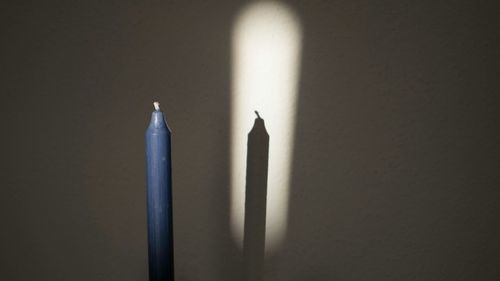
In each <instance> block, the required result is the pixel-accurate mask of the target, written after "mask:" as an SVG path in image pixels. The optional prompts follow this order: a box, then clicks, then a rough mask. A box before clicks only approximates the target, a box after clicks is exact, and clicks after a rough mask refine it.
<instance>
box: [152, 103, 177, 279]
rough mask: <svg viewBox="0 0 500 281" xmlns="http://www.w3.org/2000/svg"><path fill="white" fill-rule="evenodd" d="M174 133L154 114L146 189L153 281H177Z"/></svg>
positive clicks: (160, 115)
mask: <svg viewBox="0 0 500 281" xmlns="http://www.w3.org/2000/svg"><path fill="white" fill-rule="evenodd" d="M170 156H171V151H170V130H169V129H168V127H167V123H166V122H165V118H164V116H163V113H162V112H161V111H159V110H157V111H154V112H153V114H152V116H151V122H150V124H149V127H148V128H147V130H146V189H147V212H148V257H149V280H150V281H173V280H174V249H173V224H172V168H171V158H170Z"/></svg>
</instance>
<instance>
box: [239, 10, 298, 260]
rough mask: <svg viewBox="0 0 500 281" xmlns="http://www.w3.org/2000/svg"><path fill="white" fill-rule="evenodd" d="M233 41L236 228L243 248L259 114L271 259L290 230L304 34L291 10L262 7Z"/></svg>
mask: <svg viewBox="0 0 500 281" xmlns="http://www.w3.org/2000/svg"><path fill="white" fill-rule="evenodd" d="M232 35H233V37H232V40H233V41H232V71H233V73H232V75H233V76H232V81H233V84H232V89H231V90H232V104H231V106H232V108H231V110H232V111H231V114H232V115H231V122H232V124H231V226H232V231H233V236H234V238H235V239H236V241H237V243H238V244H239V246H240V247H241V246H242V244H243V231H244V216H245V214H244V212H245V173H246V155H247V151H246V149H247V136H248V132H249V131H250V130H251V128H252V125H253V123H254V119H255V114H254V110H257V111H259V113H260V115H261V116H262V118H263V119H264V120H265V124H266V129H267V131H268V133H269V136H270V139H269V171H268V181H267V217H266V253H272V252H273V250H274V249H276V248H277V246H279V244H280V242H281V241H282V240H283V238H284V236H285V232H286V227H287V225H286V224H287V214H288V196H289V195H288V193H289V185H290V172H291V164H292V163H291V161H292V151H293V136H294V128H295V117H296V103H297V86H298V71H299V62H300V53H301V39H302V31H301V26H300V23H299V21H298V18H297V16H296V15H295V14H294V13H293V12H292V10H291V9H290V8H289V7H288V6H286V5H285V4H283V3H279V2H267V1H262V2H256V3H252V4H250V5H249V6H248V7H246V8H245V9H243V11H242V12H241V13H240V14H239V16H238V17H237V19H236V22H235V26H234V30H233V34H232Z"/></svg>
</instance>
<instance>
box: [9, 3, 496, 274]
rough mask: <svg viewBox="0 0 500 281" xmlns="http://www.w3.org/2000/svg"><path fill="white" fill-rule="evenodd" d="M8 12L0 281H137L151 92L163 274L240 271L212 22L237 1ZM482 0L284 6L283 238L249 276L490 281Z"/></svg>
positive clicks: (223, 66)
mask: <svg viewBox="0 0 500 281" xmlns="http://www.w3.org/2000/svg"><path fill="white" fill-rule="evenodd" d="M10 2H11V3H5V2H4V3H2V8H1V11H0V16H1V17H0V21H1V40H2V45H1V48H2V49H1V76H0V77H1V78H0V79H1V84H0V87H1V88H0V94H1V96H0V109H1V116H0V117H1V118H0V124H1V129H2V135H1V145H0V152H1V160H0V161H1V162H0V163H1V177H0V188H1V189H0V190H1V191H0V200H1V201H0V203H1V204H0V208H1V209H0V219H1V231H0V279H2V280H9V281H16V280H52V281H58V280H72V281H79V280H96V281H97V280H107V281H110V280H117V281H118V280H119V281H127V280H130V281H145V280H147V252H146V212H145V210H146V209H145V208H146V206H145V189H144V158H143V157H144V156H143V134H144V130H145V127H146V125H147V122H148V120H149V117H150V112H151V110H152V105H151V102H152V100H153V99H158V100H160V101H161V102H162V104H163V105H164V108H165V111H166V114H167V115H168V119H169V124H170V126H171V127H172V130H173V133H174V135H173V136H174V139H173V145H174V146H173V157H174V168H173V172H174V184H175V190H174V196H175V199H174V212H175V213H174V217H175V222H174V224H175V266H176V276H177V280H178V281H183V280H186V281H188V280H193V281H198V280H200V281H201V280H205V281H209V280H214V281H215V280H217V281H224V280H240V279H241V261H242V260H241V251H240V250H238V248H237V247H235V245H234V243H233V241H232V239H231V236H230V229H229V213H228V212H229V208H228V205H229V185H228V179H229V174H228V171H229V166H228V160H229V156H228V150H229V147H228V144H229V130H228V128H229V124H230V120H229V109H230V102H231V100H230V85H231V81H230V73H231V70H230V65H231V61H230V31H231V28H232V24H233V22H234V19H235V17H236V15H237V14H238V12H239V11H241V9H242V8H244V7H245V5H246V2H243V1H229V0H226V1H163V2H160V1H148V2H146V1H144V2H141V1H123V0H122V1H33V2H31V1H10ZM496 2H497V1H400V0H398V1H291V2H289V5H290V6H291V7H293V9H294V10H295V11H296V12H297V14H298V15H299V17H300V18H301V20H302V25H303V27H304V42H303V46H304V49H303V56H302V60H301V71H300V85H299V95H300V97H299V107H298V116H297V120H298V122H297V127H296V128H297V129H296V136H295V148H294V159H293V177H292V186H291V195H290V196H291V197H290V209H289V224H288V225H289V227H288V231H287V236H286V241H285V243H284V244H283V246H282V247H281V248H280V249H279V250H278V251H277V252H276V254H275V255H273V256H272V257H270V258H269V259H268V260H266V272H265V277H266V278H265V280H273V281H282V280H283V281H285V280H287V281H311V280H312V281H314V280H346V281H348V280H357V281H359V280H450V281H451V280H453V281H455V280H499V279H500V266H499V265H500V239H499V237H500V231H499V226H498V225H499V220H500V207H499V201H500V192H499V187H500V176H499V175H500V173H499V172H498V169H499V168H500V149H499V143H500V134H499V131H498V128H499V125H498V124H499V122H500V114H499V110H500V107H499V100H500V99H499V98H498V95H499V57H500V44H499V42H500V35H499V30H500V24H499V23H500V20H499V17H498V12H499V7H498V5H496ZM271 138H272V135H271Z"/></svg>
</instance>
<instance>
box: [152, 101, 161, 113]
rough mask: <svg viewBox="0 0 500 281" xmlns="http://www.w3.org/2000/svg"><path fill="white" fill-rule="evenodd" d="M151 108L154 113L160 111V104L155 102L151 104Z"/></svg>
mask: <svg viewBox="0 0 500 281" xmlns="http://www.w3.org/2000/svg"><path fill="white" fill-rule="evenodd" d="M153 106H154V107H155V110H156V111H160V103H159V102H157V101H155V102H153Z"/></svg>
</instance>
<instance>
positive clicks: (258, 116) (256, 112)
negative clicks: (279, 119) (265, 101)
mask: <svg viewBox="0 0 500 281" xmlns="http://www.w3.org/2000/svg"><path fill="white" fill-rule="evenodd" d="M254 112H255V114H257V118H259V119H260V115H259V112H258V111H257V110H254Z"/></svg>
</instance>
